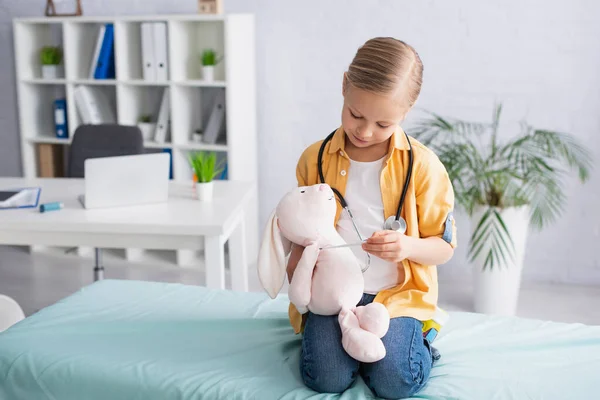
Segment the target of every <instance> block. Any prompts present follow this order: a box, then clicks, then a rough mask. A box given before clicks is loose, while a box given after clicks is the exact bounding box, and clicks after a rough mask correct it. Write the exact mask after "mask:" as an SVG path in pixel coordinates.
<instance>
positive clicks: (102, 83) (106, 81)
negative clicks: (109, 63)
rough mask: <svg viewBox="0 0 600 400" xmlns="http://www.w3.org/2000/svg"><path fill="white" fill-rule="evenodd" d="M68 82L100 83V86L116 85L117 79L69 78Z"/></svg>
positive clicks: (76, 83) (82, 83) (80, 83)
mask: <svg viewBox="0 0 600 400" xmlns="http://www.w3.org/2000/svg"><path fill="white" fill-rule="evenodd" d="M68 83H72V84H74V85H98V86H112V85H116V84H117V81H116V80H115V79H73V80H69V81H68Z"/></svg>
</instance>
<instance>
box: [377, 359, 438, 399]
mask: <svg viewBox="0 0 600 400" xmlns="http://www.w3.org/2000/svg"><path fill="white" fill-rule="evenodd" d="M428 376H429V373H428V371H427V368H426V367H424V366H423V365H420V366H419V367H417V366H416V365H413V366H412V368H401V367H400V366H399V368H394V370H393V371H386V373H383V374H376V375H375V376H370V377H369V379H368V386H369V387H370V388H371V390H372V391H373V393H375V394H376V395H377V396H378V397H381V398H384V399H405V398H408V397H412V396H413V395H415V394H416V393H417V392H418V391H419V390H421V389H422V388H423V386H425V383H426V381H427V378H428Z"/></svg>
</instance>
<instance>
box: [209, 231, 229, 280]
mask: <svg viewBox="0 0 600 400" xmlns="http://www.w3.org/2000/svg"><path fill="white" fill-rule="evenodd" d="M223 245H224V243H223V239H222V237H221V236H206V237H205V238H204V261H205V264H206V287H208V288H210V289H225V255H224V250H223Z"/></svg>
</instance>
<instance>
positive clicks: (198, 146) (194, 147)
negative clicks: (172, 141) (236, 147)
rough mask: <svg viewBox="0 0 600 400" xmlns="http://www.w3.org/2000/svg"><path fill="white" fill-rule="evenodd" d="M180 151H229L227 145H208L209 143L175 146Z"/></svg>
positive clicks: (190, 143)
mask: <svg viewBox="0 0 600 400" xmlns="http://www.w3.org/2000/svg"><path fill="white" fill-rule="evenodd" d="M175 147H177V148H178V149H182V150H197V151H201V150H204V151H222V152H226V151H227V150H228V148H227V145H226V144H207V143H194V142H189V143H185V144H178V145H175Z"/></svg>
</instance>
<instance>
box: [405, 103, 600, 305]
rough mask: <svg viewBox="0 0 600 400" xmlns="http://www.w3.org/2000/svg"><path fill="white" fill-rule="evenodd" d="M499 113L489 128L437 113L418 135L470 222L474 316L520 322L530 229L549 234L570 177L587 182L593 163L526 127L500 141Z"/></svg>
mask: <svg viewBox="0 0 600 400" xmlns="http://www.w3.org/2000/svg"><path fill="white" fill-rule="evenodd" d="M501 110H502V107H501V106H500V105H498V106H496V108H495V110H494V114H493V119H492V122H491V123H474V122H467V121H461V120H451V119H448V118H444V117H441V116H439V115H436V114H432V115H431V117H430V118H427V119H425V120H423V121H421V122H420V123H419V124H418V126H417V127H416V129H415V130H414V131H413V135H414V136H415V138H417V139H418V140H420V141H421V142H422V143H423V144H425V145H426V146H428V147H429V148H430V149H432V150H433V151H434V152H435V153H436V154H437V155H438V157H439V159H440V161H441V162H442V163H443V164H444V165H445V167H446V170H447V171H448V175H449V177H450V180H451V181H452V185H453V188H454V196H455V203H456V205H457V206H459V207H461V208H462V209H464V210H465V211H466V213H467V214H468V216H469V217H470V219H471V227H472V235H471V238H470V243H469V245H468V249H467V250H468V257H469V262H470V264H471V269H472V270H473V273H474V282H473V284H474V299H473V302H474V307H475V311H476V312H481V313H486V314H499V315H514V314H515V312H516V307H517V302H518V294H519V289H520V284H521V274H522V268H523V259H524V255H525V251H526V241H527V235H528V231H529V228H530V227H533V228H535V229H538V230H540V229H543V228H545V227H547V226H548V225H549V224H550V223H552V222H554V221H555V220H556V219H557V218H558V217H559V216H560V214H561V213H562V211H563V208H564V205H565V203H566V195H565V192H564V188H565V186H564V185H563V179H564V178H565V177H566V173H567V172H568V170H569V169H572V170H576V171H577V172H578V178H579V180H580V181H581V182H585V181H586V180H587V179H588V177H589V171H590V169H591V165H592V158H591V154H590V153H589V151H588V150H587V149H586V148H585V146H584V145H583V144H581V143H579V142H578V141H577V140H576V139H575V138H574V137H572V136H571V135H569V134H566V133H562V132H554V131H550V130H545V129H537V128H533V127H532V126H529V125H528V124H526V123H525V122H523V123H522V124H521V131H520V134H518V135H516V136H515V137H513V138H512V139H510V140H506V141H501V140H500V138H499V137H498V130H499V122H500V114H501Z"/></svg>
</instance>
